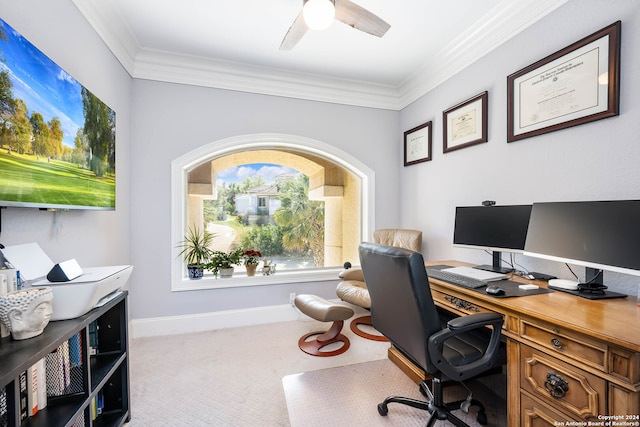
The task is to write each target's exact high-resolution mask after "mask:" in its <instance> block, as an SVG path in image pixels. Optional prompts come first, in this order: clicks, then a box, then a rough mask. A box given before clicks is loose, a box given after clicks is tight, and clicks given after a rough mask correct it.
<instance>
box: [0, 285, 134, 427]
mask: <svg viewBox="0 0 640 427" xmlns="http://www.w3.org/2000/svg"><path fill="white" fill-rule="evenodd" d="M127 297H128V293H127V292H126V291H123V292H121V293H120V294H119V295H117V296H116V297H115V298H113V299H112V300H111V301H109V302H107V303H106V304H105V305H103V306H102V307H99V308H95V309H93V310H91V311H90V312H88V313H87V314H85V315H83V316H80V317H78V318H76V319H70V320H61V321H55V322H50V323H49V324H48V325H47V327H46V328H45V330H44V332H43V333H42V334H41V335H39V336H37V337H34V338H29V339H26V340H21V341H14V340H13V339H12V338H11V337H6V338H2V339H0V366H2V369H1V370H0V427H4V426H7V427H40V426H43V427H45V426H46V427H57V426H60V427H67V426H74V427H75V426H89V427H90V426H100V427H102V426H105V427H111V426H122V425H123V424H124V423H125V422H127V421H129V418H130V400H129V361H128V357H129V356H128V354H129V353H128V335H127V334H128V331H127V319H128V314H127ZM90 331H94V336H90ZM78 334H80V335H79V337H78V338H79V342H80V343H81V345H80V350H79V360H77V366H75V367H73V368H72V369H71V376H72V377H73V380H72V381H73V384H72V385H73V386H72V387H68V388H66V389H64V390H60V391H59V392H58V393H55V395H52V396H49V397H48V399H47V406H46V408H44V409H42V410H40V411H38V412H37V413H36V414H35V415H33V416H30V417H27V418H26V419H24V420H22V421H20V401H19V400H20V399H19V396H20V390H19V377H20V375H21V373H23V372H25V371H26V370H27V369H28V368H29V367H31V366H32V365H34V364H35V363H36V362H38V361H39V360H40V359H42V358H45V357H47V355H49V354H50V353H52V352H55V351H57V350H58V349H60V348H61V346H63V345H66V344H65V343H68V342H69V340H70V339H71V338H72V337H74V338H75V336H76V335H78ZM90 344H91V346H93V347H95V348H94V349H93V350H91V348H90ZM47 375H49V372H47ZM98 395H100V397H101V401H102V402H103V406H102V411H101V413H100V414H99V415H98V416H97V417H95V418H94V415H93V414H92V408H91V406H92V401H93V400H94V398H96V396H98Z"/></svg>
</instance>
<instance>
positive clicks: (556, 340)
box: [551, 338, 562, 350]
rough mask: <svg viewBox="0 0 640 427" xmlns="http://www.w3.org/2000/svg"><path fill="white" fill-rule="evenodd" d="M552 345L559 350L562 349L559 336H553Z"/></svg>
mask: <svg viewBox="0 0 640 427" xmlns="http://www.w3.org/2000/svg"><path fill="white" fill-rule="evenodd" d="M551 345H552V346H554V347H555V348H556V349H558V350H562V342H561V341H560V340H559V339H558V338H551Z"/></svg>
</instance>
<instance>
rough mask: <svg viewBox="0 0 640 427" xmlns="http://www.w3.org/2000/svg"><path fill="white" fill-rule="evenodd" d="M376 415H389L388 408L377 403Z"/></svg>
mask: <svg viewBox="0 0 640 427" xmlns="http://www.w3.org/2000/svg"><path fill="white" fill-rule="evenodd" d="M378 413H379V414H380V415H382V416H383V417H384V416H386V415H387V414H388V413H389V408H387V405H385V404H384V403H378Z"/></svg>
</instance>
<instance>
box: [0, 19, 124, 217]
mask: <svg viewBox="0 0 640 427" xmlns="http://www.w3.org/2000/svg"><path fill="white" fill-rule="evenodd" d="M115 189H116V115H115V112H114V111H113V110H112V109H111V108H109V107H108V106H107V105H106V104H105V103H104V102H102V101H101V100H100V99H98V98H97V97H96V96H95V95H93V94H92V93H91V92H90V91H89V90H87V89H86V88H85V87H84V86H82V85H81V84H80V83H78V82H77V81H76V80H75V79H74V78H73V77H72V76H71V75H69V74H68V73H67V72H66V71H64V70H63V69H62V68H60V67H59V66H58V65H56V64H55V63H54V62H53V61H52V60H51V59H49V58H48V57H47V56H46V55H44V54H43V53H42V52H41V51H40V50H38V49H37V48H36V47H35V46H33V45H32V44H31V43H30V42H29V41H28V40H26V39H25V38H24V37H23V36H22V35H20V34H19V33H18V32H17V31H16V30H14V29H13V28H12V27H11V26H9V24H7V23H6V22H5V21H4V20H2V19H0V206H6V207H36V208H46V209H105V210H114V209H115Z"/></svg>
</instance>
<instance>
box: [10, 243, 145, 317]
mask: <svg viewBox="0 0 640 427" xmlns="http://www.w3.org/2000/svg"><path fill="white" fill-rule="evenodd" d="M2 253H3V254H4V256H5V258H6V259H7V260H8V261H9V262H10V263H11V264H13V266H14V267H15V268H16V269H17V270H19V271H20V278H21V279H22V280H24V281H25V282H26V283H27V285H28V286H34V287H36V286H50V287H51V288H52V289H53V315H52V316H51V320H66V319H73V318H76V317H79V316H82V315H83V314H85V313H87V312H88V311H89V310H91V309H93V308H94V307H96V306H100V305H102V304H104V303H105V302H107V301H108V300H110V299H111V298H113V297H114V296H115V295H117V294H118V292H119V290H120V289H121V288H122V287H123V286H124V285H125V284H126V283H127V280H129V276H130V275H131V272H132V271H133V266H131V265H114V266H107V267H86V268H82V272H81V274H80V275H79V276H78V277H76V278H75V279H72V280H69V281H65V282H50V281H49V280H47V278H46V277H47V274H48V273H49V272H50V271H51V270H52V269H53V268H54V266H56V264H55V263H54V262H53V261H52V260H51V259H50V258H49V257H48V256H47V254H45V253H44V251H43V250H42V248H40V246H39V245H38V244H37V243H27V244H23V245H15V246H7V247H5V248H4V249H2Z"/></svg>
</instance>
